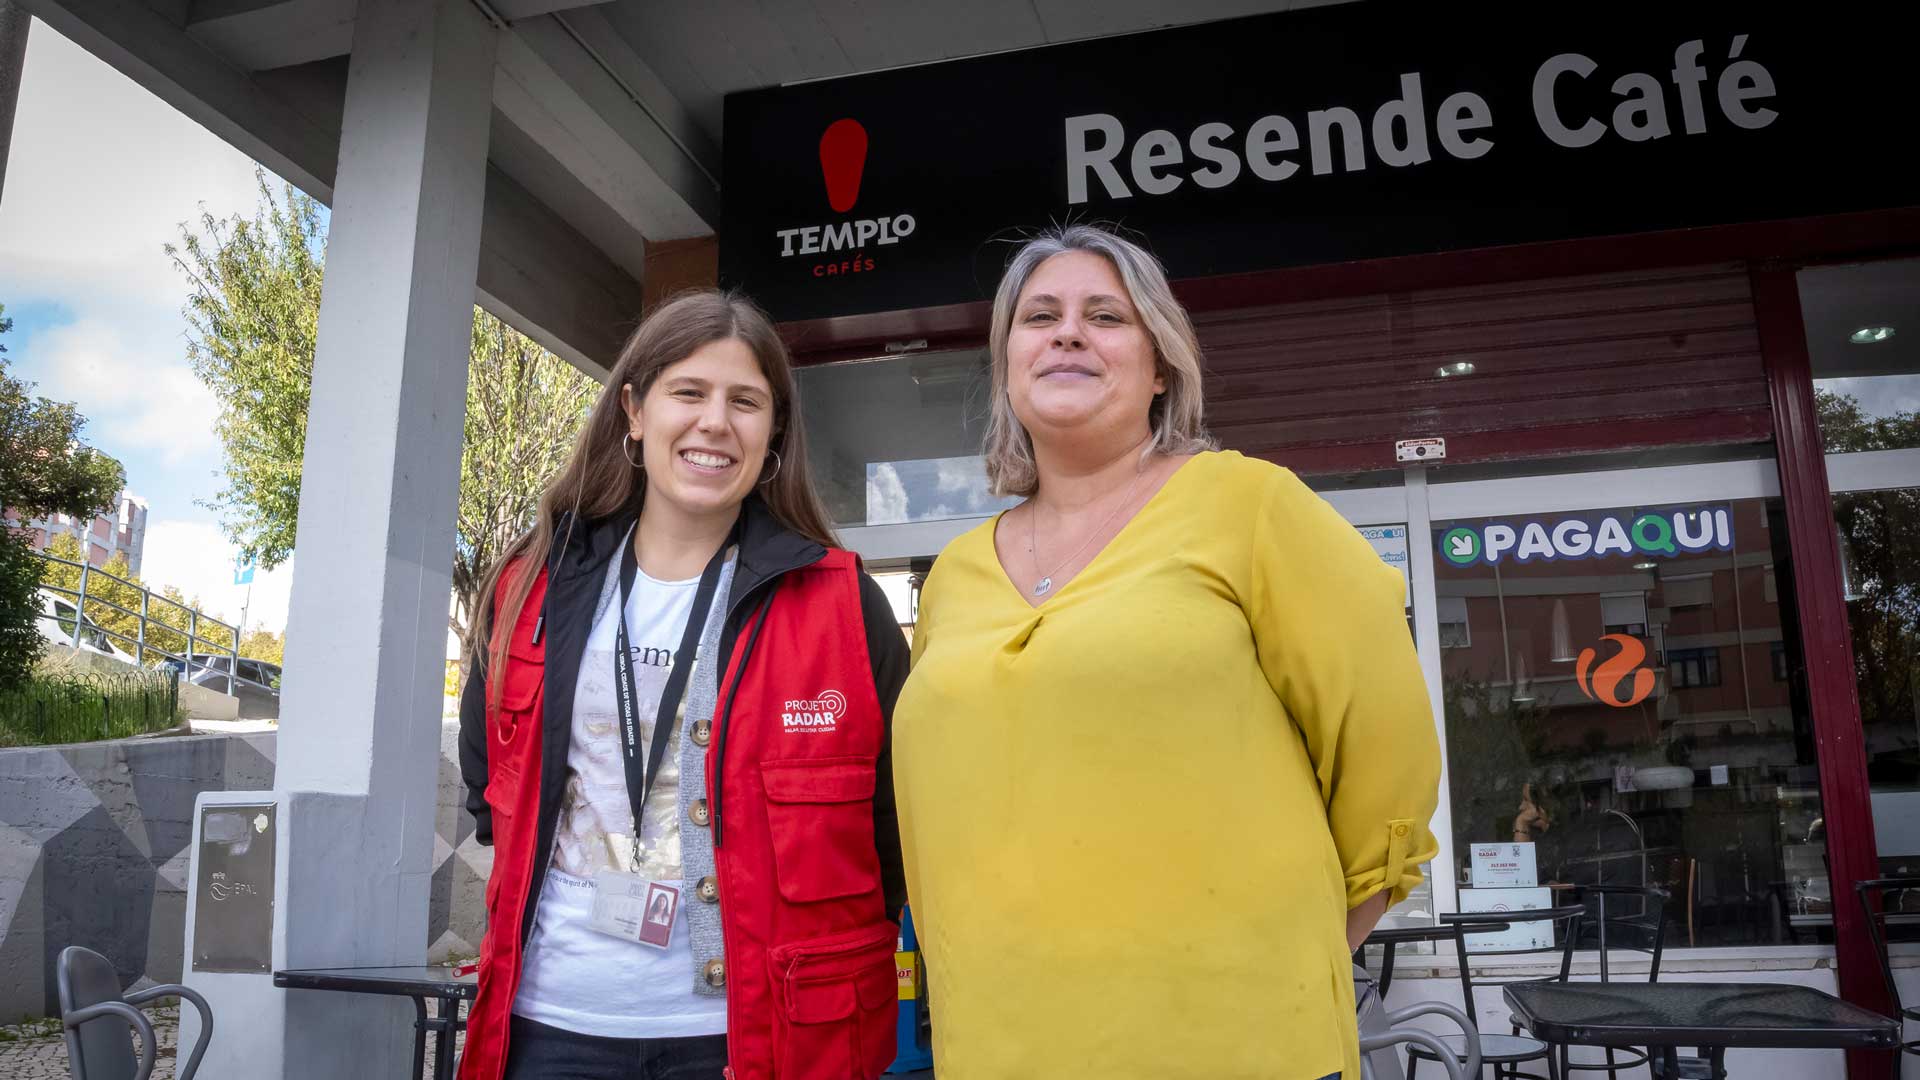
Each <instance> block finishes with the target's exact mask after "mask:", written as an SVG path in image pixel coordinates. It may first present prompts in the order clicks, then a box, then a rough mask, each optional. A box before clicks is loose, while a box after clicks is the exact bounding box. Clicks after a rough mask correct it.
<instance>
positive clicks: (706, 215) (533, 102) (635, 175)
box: [494, 12, 720, 240]
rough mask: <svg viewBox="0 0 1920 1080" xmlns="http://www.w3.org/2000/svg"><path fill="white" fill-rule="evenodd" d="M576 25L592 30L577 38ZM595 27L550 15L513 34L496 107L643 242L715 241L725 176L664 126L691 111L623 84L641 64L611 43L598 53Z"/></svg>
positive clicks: (497, 83)
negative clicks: (627, 74) (710, 237)
mask: <svg viewBox="0 0 1920 1080" xmlns="http://www.w3.org/2000/svg"><path fill="white" fill-rule="evenodd" d="M575 21H579V22H581V23H582V25H586V26H588V27H589V29H588V30H587V31H586V32H584V33H583V32H581V31H579V30H576V29H575V28H574V26H573V23H574V22H575ZM592 22H593V20H591V19H585V18H583V17H582V13H580V12H570V13H567V14H566V15H564V16H559V15H542V16H539V17H537V18H534V19H528V20H525V21H522V22H519V23H516V24H515V25H514V26H513V27H512V28H511V29H510V30H509V31H506V32H504V33H503V34H502V36H501V43H500V52H499V59H498V64H497V68H496V71H495V79H494V106H495V107H496V108H498V109H499V110H500V111H501V112H502V113H503V114H505V116H506V118H507V119H508V120H509V121H511V122H512V123H513V125H514V126H515V127H517V128H519V129H520V130H521V131H522V132H524V133H526V135H527V136H528V137H529V138H530V139H532V140H533V142H534V143H535V144H537V145H538V146H539V147H540V148H541V149H542V150H543V151H544V152H546V153H547V154H550V155H552V157H553V158H554V159H555V160H556V161H558V162H559V163H560V165H561V166H563V167H564V168H565V170H566V171H567V172H569V173H571V174H572V175H573V177H574V178H575V179H576V180H578V181H579V183H580V184H581V185H583V186H584V187H585V188H586V189H587V190H588V191H590V192H592V193H593V195H594V196H595V197H596V198H598V199H599V200H600V201H601V202H603V203H605V204H606V205H607V206H608V207H610V208H612V210H613V211H614V212H615V213H616V214H618V215H619V217H620V218H621V220H622V221H624V222H626V223H627V225H628V226H629V227H631V228H632V229H633V230H634V231H636V232H637V233H639V234H640V235H642V236H645V237H647V238H648V239H652V240H676V239H685V238H689V237H696V236H705V235H709V234H711V233H713V232H714V231H716V229H717V227H718V225H719V221H720V187H719V183H718V181H717V179H716V178H717V176H718V170H717V168H716V167H714V166H712V165H709V164H708V163H707V162H703V161H701V160H700V159H699V157H697V156H696V154H697V153H702V152H704V151H701V150H699V149H697V148H696V147H697V144H693V143H692V142H691V140H690V139H689V137H688V135H687V133H686V132H685V131H678V132H676V131H674V130H671V129H670V128H668V127H667V126H665V125H664V124H663V123H662V122H661V117H662V116H663V115H665V116H669V117H671V116H674V115H684V110H677V106H672V105H669V104H668V103H667V102H663V101H659V100H658V99H657V97H655V95H656V94H665V91H664V89H660V88H658V87H657V80H655V81H654V82H655V85H654V86H650V87H636V86H634V85H633V84H632V83H630V82H629V81H628V78H627V77H624V76H622V75H620V74H619V73H620V72H621V71H628V72H633V71H636V70H640V69H641V68H642V67H643V66H642V65H641V64H640V60H639V58H638V57H635V56H633V54H632V52H631V50H629V49H626V48H625V46H624V45H621V44H619V43H618V40H617V38H614V37H613V35H611V34H610V33H609V34H607V35H605V37H606V38H607V39H608V40H604V41H600V42H599V44H592V42H594V41H595V38H596V37H597V36H598V35H597V29H596V28H593V27H592V26H591V23H592ZM616 46H617V47H616ZM668 97H669V98H670V95H668ZM650 98H653V99H654V104H653V105H648V104H647V102H648V100H649V99H650ZM676 110H677V111H676ZM715 160H716V161H717V156H716V158H715Z"/></svg>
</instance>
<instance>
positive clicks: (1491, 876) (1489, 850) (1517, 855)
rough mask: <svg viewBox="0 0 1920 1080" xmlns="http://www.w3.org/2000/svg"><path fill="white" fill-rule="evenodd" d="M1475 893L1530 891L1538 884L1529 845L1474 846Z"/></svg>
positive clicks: (1538, 878)
mask: <svg viewBox="0 0 1920 1080" xmlns="http://www.w3.org/2000/svg"><path fill="white" fill-rule="evenodd" d="M1472 865H1473V885H1474V888H1476V889H1530V888H1532V887H1534V886H1535V885H1538V884H1540V875H1539V872H1538V870H1537V869H1536V865H1537V864H1536V863H1535V860H1534V848H1533V845H1532V844H1531V843H1520V844H1475V845H1473V862H1472Z"/></svg>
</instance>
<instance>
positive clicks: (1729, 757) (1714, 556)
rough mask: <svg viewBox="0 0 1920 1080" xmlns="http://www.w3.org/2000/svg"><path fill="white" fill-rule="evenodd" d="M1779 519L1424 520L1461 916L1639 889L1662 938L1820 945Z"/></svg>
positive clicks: (1822, 885)
mask: <svg viewBox="0 0 1920 1080" xmlns="http://www.w3.org/2000/svg"><path fill="white" fill-rule="evenodd" d="M1780 513H1781V510H1780V502H1779V500H1777V499H1743V500H1736V501H1731V502H1722V503H1714V504H1705V505H1700V504H1695V505H1688V506H1652V507H1630V508H1620V509H1615V510H1598V511H1589V512H1576V513H1563V514H1546V515H1541V516H1538V517H1522V518H1497V519H1472V520H1459V521H1446V522H1440V523H1438V524H1437V525H1436V528H1435V536H1434V542H1435V543H1436V545H1437V552H1436V558H1435V560H1434V561H1435V578H1436V580H1435V587H1436V592H1437V603H1438V607H1439V611H1440V613H1441V618H1442V645H1443V650H1442V653H1441V658H1440V661H1441V668H1442V685H1443V696H1444V698H1445V707H1446V722H1447V734H1446V737H1447V742H1448V754H1449V757H1448V761H1449V769H1450V774H1451V783H1452V791H1451V797H1452V808H1453V822H1454V833H1455V836H1454V839H1455V849H1454V850H1455V853H1456V855H1455V857H1456V863H1457V865H1456V866H1455V867H1454V868H1453V871H1454V873H1455V874H1456V876H1457V880H1458V882H1459V884H1460V885H1461V886H1462V889H1461V894H1460V895H1461V907H1462V908H1463V909H1465V910H1484V909H1486V906H1487V905H1488V904H1489V903H1491V902H1494V901H1497V900H1502V899H1504V900H1505V901H1506V902H1507V903H1508V904H1509V906H1516V907H1517V906H1546V905H1547V904H1548V903H1551V902H1552V900H1551V898H1552V897H1554V896H1555V895H1559V893H1557V892H1556V890H1557V889H1563V888H1565V887H1568V886H1577V885H1583V884H1594V883H1606V884H1624V885H1642V884H1645V885H1653V886H1660V887H1663V888H1665V889H1667V890H1668V891H1669V893H1670V895H1671V897H1672V899H1671V900H1670V901H1669V903H1668V906H1667V911H1668V912H1669V913H1670V918H1671V920H1672V922H1671V924H1670V926H1669V928H1668V937H1667V941H1668V944H1669V945H1670V946H1674V947H1683V946H1699V947H1707V946H1718V945H1737V944H1754V943H1761V944H1766V943H1780V944H1784V943H1792V942H1801V943H1811V942H1815V941H1820V940H1831V932H1830V929H1831V925H1832V920H1831V911H1832V907H1831V905H1832V896H1831V889H1830V888H1829V887H1828V885H1827V881H1826V871H1825V847H1824V843H1823V840H1822V829H1821V822H1820V818H1821V812H1820V786H1819V775H1818V769H1817V767H1816V765H1815V760H1814V744H1813V740H1812V736H1811V729H1810V725H1809V723H1808V718H1807V713H1806V709H1805V707H1804V705H1802V704H1800V702H1801V701H1802V700H1803V699H1802V698H1801V697H1800V696H1798V695H1797V694H1796V692H1795V683H1794V682H1793V681H1792V680H1789V679H1785V678H1782V677H1781V675H1782V674H1783V672H1782V670H1781V665H1782V661H1783V658H1787V657H1793V658H1797V657H1798V656H1799V643H1798V639H1797V635H1796V632H1795V619H1794V617H1793V614H1792V612H1791V610H1790V603H1789V604H1787V605H1783V604H1782V603H1781V602H1780V597H1781V596H1783V595H1785V596H1787V597H1788V598H1789V601H1790V599H1791V589H1790V588H1788V587H1782V586H1780V585H1778V584H1777V583H1776V581H1775V577H1776V575H1778V576H1780V577H1782V578H1786V577H1787V576H1788V575H1789V574H1790V562H1789V560H1788V557H1787V543H1786V532H1785V527H1784V525H1783V523H1782V521H1781V519H1780ZM1909 701H1911V699H1909ZM1909 726H1910V727H1911V720H1910V722H1909ZM1496 845H1499V846H1504V847H1506V849H1507V850H1506V851H1505V852H1501V853H1499V858H1497V859H1495V858H1490V857H1486V856H1488V853H1489V852H1491V851H1492V849H1493V847H1494V846H1496ZM1514 845H1520V847H1519V848H1518V849H1517V850H1516V849H1515V848H1514ZM1476 848H1478V849H1479V850H1480V854H1481V856H1482V857H1481V858H1476V857H1475V852H1476ZM1516 854H1517V856H1518V857H1517V858H1511V857H1509V856H1512V855H1516ZM1488 889H1521V890H1525V893H1524V895H1523V894H1521V893H1518V892H1516V893H1511V894H1500V895H1499V896H1488V895H1484V893H1485V890H1488Z"/></svg>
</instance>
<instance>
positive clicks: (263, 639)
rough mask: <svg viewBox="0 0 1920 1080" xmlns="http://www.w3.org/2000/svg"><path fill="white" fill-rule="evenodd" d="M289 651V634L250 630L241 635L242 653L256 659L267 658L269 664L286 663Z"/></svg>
mask: <svg viewBox="0 0 1920 1080" xmlns="http://www.w3.org/2000/svg"><path fill="white" fill-rule="evenodd" d="M286 651H287V636H286V635H285V634H275V633H272V632H270V631H267V630H249V631H247V632H246V633H245V634H242V635H241V637H240V655H241V656H249V657H252V658H253V659H255V660H265V661H266V662H267V663H269V664H280V663H284V662H285V661H284V657H285V655H286Z"/></svg>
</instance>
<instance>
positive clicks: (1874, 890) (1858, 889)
mask: <svg viewBox="0 0 1920 1080" xmlns="http://www.w3.org/2000/svg"><path fill="white" fill-rule="evenodd" d="M1907 889H1920V877H1891V878H1874V879H1872V880H1870V881H1856V882H1854V884H1853V891H1854V895H1856V896H1858V897H1859V898H1860V908H1861V910H1862V911H1864V912H1865V913H1866V916H1867V933H1868V934H1869V935H1871V936H1872V938H1873V955H1874V959H1876V960H1878V961H1879V962H1880V977H1881V978H1882V979H1884V980H1885V981H1886V984H1887V995H1888V997H1889V998H1890V999H1891V1000H1892V1001H1893V1011H1894V1015H1895V1016H1899V1015H1901V1014H1902V1013H1904V1012H1905V1011H1906V1010H1905V1008H1904V1007H1903V1006H1902V1005H1901V1003H1900V988H1899V986H1897V985H1895V983H1894V981H1893V959H1892V957H1891V956H1889V955H1888V952H1887V941H1888V934H1887V920H1888V919H1890V918H1893V917H1896V916H1900V915H1905V916H1908V917H1909V918H1914V916H1915V914H1916V913H1915V912H1903V911H1900V910H1898V909H1895V910H1891V911H1890V910H1888V908H1887V901H1888V900H1890V899H1892V898H1894V897H1895V896H1898V895H1900V894H1901V893H1902V892H1903V891H1904V890H1907ZM1915 921H1920V919H1915Z"/></svg>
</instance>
